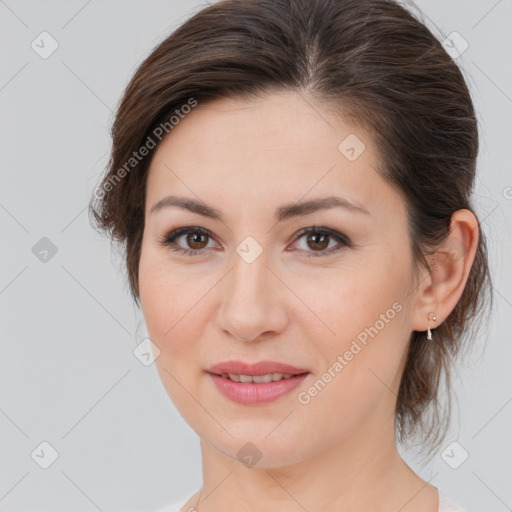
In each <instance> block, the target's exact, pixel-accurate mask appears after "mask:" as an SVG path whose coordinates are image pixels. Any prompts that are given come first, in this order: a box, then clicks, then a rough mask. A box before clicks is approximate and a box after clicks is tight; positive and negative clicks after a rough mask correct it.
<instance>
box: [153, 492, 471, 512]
mask: <svg viewBox="0 0 512 512" xmlns="http://www.w3.org/2000/svg"><path fill="white" fill-rule="evenodd" d="M438 491H439V510H438V512H466V510H464V509H463V508H461V507H459V506H458V505H456V504H455V503H453V502H452V501H451V500H450V499H449V498H448V496H447V495H446V494H445V493H444V492H443V491H442V490H441V489H438ZM194 494H195V493H194ZM192 496H193V495H190V496H187V497H186V498H184V499H182V500H181V501H179V502H178V503H175V504H174V505H171V506H169V507H166V508H162V509H160V510H158V511H157V512H181V507H183V505H185V503H187V501H188V500H189V499H190V498H191V497H192ZM183 512H196V509H195V508H193V507H190V510H183Z"/></svg>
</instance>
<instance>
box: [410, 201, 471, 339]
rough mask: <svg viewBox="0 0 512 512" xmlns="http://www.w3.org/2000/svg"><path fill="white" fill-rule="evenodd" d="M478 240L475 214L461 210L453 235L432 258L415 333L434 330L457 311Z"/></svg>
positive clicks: (453, 221)
mask: <svg viewBox="0 0 512 512" xmlns="http://www.w3.org/2000/svg"><path fill="white" fill-rule="evenodd" d="M478 237H479V230H478V221H477V219H476V217H475V215H474V214H473V212H471V211H470V210H467V209H461V210H457V211H456V212H454V213H453V214H452V218H451V224H450V233H449V235H448V237H447V239H446V240H445V242H444V243H443V244H442V245H441V246H439V248H438V249H437V250H436V251H435V253H434V255H433V256H432V260H431V262H432V265H431V269H430V276H429V278H427V279H424V281H423V283H424V286H423V287H422V288H421V290H419V294H418V296H417V298H418V300H417V308H416V312H415V316H414V325H413V328H414V330H417V331H426V330H427V329H434V328H436V327H438V326H439V325H440V324H441V323H442V322H443V321H444V320H445V319H446V318H447V317H448V316H449V315H450V313H451V312H452V311H453V309H454V308H455V306H456V304H457V302H458V301H459V299H460V297H461V295H462V293H463V291H464V287H465V286H466V282H467V280H468V276H469V272H470V270H471V267H472V265H473V261H474V259H475V255H476V250H477V246H478ZM434 317H435V319H434Z"/></svg>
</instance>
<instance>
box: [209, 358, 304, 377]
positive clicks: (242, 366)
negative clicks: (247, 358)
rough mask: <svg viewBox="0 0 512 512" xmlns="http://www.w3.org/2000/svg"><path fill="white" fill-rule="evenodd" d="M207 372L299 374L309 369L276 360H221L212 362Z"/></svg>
mask: <svg viewBox="0 0 512 512" xmlns="http://www.w3.org/2000/svg"><path fill="white" fill-rule="evenodd" d="M208 372H209V373H216V374H217V375H221V374H223V373H234V374H236V375H266V374H267V373H285V374H286V373H290V374H292V375H299V374H301V373H309V370H306V369H304V368H297V367H296V366H291V365H289V364H284V363H279V362H278V361H259V362H257V363H244V362H243V361H223V362H221V363H217V364H214V365H213V366H211V367H210V368H209V369H208Z"/></svg>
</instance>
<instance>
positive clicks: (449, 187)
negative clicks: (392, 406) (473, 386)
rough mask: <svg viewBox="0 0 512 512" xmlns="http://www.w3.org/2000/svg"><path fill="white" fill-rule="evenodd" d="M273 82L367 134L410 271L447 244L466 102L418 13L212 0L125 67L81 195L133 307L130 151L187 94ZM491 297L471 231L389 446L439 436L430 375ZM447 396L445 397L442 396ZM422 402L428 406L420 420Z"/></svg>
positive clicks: (140, 175) (136, 246) (195, 96)
mask: <svg viewBox="0 0 512 512" xmlns="http://www.w3.org/2000/svg"><path fill="white" fill-rule="evenodd" d="M277 90H289V91H304V92H305V93H307V94H308V95H309V96H310V97H311V98H315V99H317V100H318V101H324V102H326V101H329V102H330V103H332V104H335V105H338V107H339V111H340V114H341V115H343V116H344V117H345V119H346V120H349V121H350V122H352V123H353V124H355V125H359V126H361V127H364V128H365V129H367V130H368V131H369V133H371V134H372V136H373V139H374V143H375V145H376V148H377V150H378V152H379V154H380V157H381V160H382V164H381V168H380V169H379V171H380V173H381V174H382V176H383V177H384V178H385V179H386V180H388V182H389V183H391V184H392V185H393V186H394V187H395V188H396V190H397V191H398V192H400V193H401V194H402V196H403V197H404V199H405V201H406V204H407V208H408V225H409V231H410V238H411V249H412V253H413V255H414V258H415V263H416V264H417V265H418V266H419V265H420V264H421V265H427V259H426V256H427V255H428V254H431V252H432V251H434V250H435V248H436V246H438V244H440V243H441V242H443V241H444V240H446V237H447V235H448V232H449V227H450V219H451V215H452V213H453V212H455V211H456V210H458V209H462V208H467V209H469V210H472V211H473V208H472V207H471V205H470V194H471V192H472V188H473V183H474V178H475V167H476V157H477V152H478V130H477V122H476V117H475V112H474V108H473V104H472V101H471V97H470V94H469V91H468V88H467V85H466V83H465V81H464V78H463V76H462V74H461V71H460V69H459V67H458V66H457V65H456V63H455V62H454V61H453V60H452V58H451V57H450V56H449V55H448V54H447V52H446V51H445V50H444V48H443V46H442V44H441V43H440V41H439V40H438V39H436V37H435V36H434V35H433V34H432V33H431V32H430V31H429V29H428V28H427V27H426V26H425V24H424V23H423V22H422V21H420V20H419V19H417V18H416V17H415V16H413V14H412V13H411V12H409V11H408V10H406V9H405V8H404V7H402V6H401V5H399V4H398V3H397V2H395V1H392V0H250V1H249V0H223V1H221V2H218V3H216V4H213V5H211V6H209V7H207V8H205V9H203V10H201V11H199V12H198V13H196V14H195V15H193V16H192V17H191V18H190V19H189V20H187V21H186V22H185V23H184V24H183V25H181V26H180V27H178V28H177V29H176V30H175V31H174V32H173V33H172V34H171V35H169V36H168V37H167V38H166V39H165V40H163V41H162V42H161V43H160V44H159V45H158V46H156V48H154V50H153V51H152V52H151V54H150V55H149V56H148V57H147V58H146V59H145V60H144V62H142V64H141V65H140V67H139V68H138V69H137V71H136V72H135V74H134V76H133V78H132V79H131V81H130V83H129V84H128V86H127V88H126V90H125V92H124V95H123V97H122V99H121V101H120V104H119V106H118V109H117V114H116V117H115V121H114V124H113V128H112V132H111V134H112V138H113V146H112V153H111V157H110V161H109V163H108V168H107V172H106V174H105V176H104V178H103V180H102V182H101V185H100V186H99V188H98V189H97V190H96V191H95V194H94V196H93V197H92V198H91V203H90V205H89V207H90V210H89V211H90V214H91V217H92V221H93V223H94V224H95V225H96V227H97V228H99V229H100V230H102V231H105V232H108V233H109V234H110V236H111V238H112V240H116V241H118V242H120V243H121V245H122V246H123V248H124V257H125V258H126V266H127V270H128V278H129V284H130V291H131V294H132V296H133V298H134V300H135V302H137V303H139V293H138V266H139V258H140V251H141V241H142V234H143V230H144V206H145V184H146V177H147V173H148V168H149V165H150V162H151V155H152V154H154V152H150V154H149V155H148V156H147V157H145V158H140V159H139V158H137V160H136V161H134V160H131V159H132V158H133V155H134V152H137V151H138V150H139V149H140V148H141V147H143V146H144V145H148V141H149V140H151V141H152V142H153V143H155V140H154V139H155V138H158V139H159V140H158V143H159V142H160V140H161V139H160V137H156V136H155V134H157V133H158V134H161V132H162V128H161V127H162V126H164V127H165V132H166V133H167V132H169V133H171V132H170V130H171V129H172V126H170V125H171V123H169V119H170V118H171V117H172V116H173V114H176V115H175V116H174V117H175V118H176V119H178V116H179V117H181V114H180V112H181V110H180V109H182V106H183V105H186V104H189V105H190V104H192V103H191V99H192V101H196V102H199V103H204V102H206V101H208V100H213V99H215V98H222V97H228V96H233V97H234V96H237V97H245V98H249V97H254V96H257V95H260V94H264V93H268V92H272V91H277ZM183 111H184V112H186V110H183ZM178 122H179V121H178ZM159 127H160V128H159ZM156 144H157V143H156ZM127 162H131V163H130V167H131V168H129V169H127ZM122 169H124V172H121V170H122ZM479 227H480V225H479ZM417 268H419V267H417ZM486 292H488V295H489V298H490V301H487V300H486V299H485V297H486ZM490 292H491V277H490V272H489V267H488V261H487V248H486V241H485V237H484V235H483V233H482V232H481V230H480V237H479V241H478V248H477V253H476V257H475V261H474V263H473V266H472V268H471V271H470V274H469V278H468V281H467V283H466V287H465V289H464V292H463V294H462V297H461V298H460V300H459V302H458V303H457V305H456V306H455V308H454V310H453V311H452V312H451V314H450V315H449V316H448V318H446V319H445V320H444V322H443V323H442V324H441V325H440V326H439V327H438V328H437V329H436V330H435V334H434V339H433V340H432V341H430V342H429V341H427V340H426V336H425V332H416V331H414V332H413V333H412V336H411V339H410V345H409V351H408V354H407V356H406V357H407V360H406V363H405V369H404V373H403V377H402V380H401V384H400V390H399V394H398V398H397V405H396V411H395V419H396V423H395V424H396V429H397V433H398V438H399V440H400V441H402V442H403V441H406V438H408V437H409V436H412V435H413V434H415V433H417V432H418V431H420V433H421V434H422V439H423V445H424V446H427V445H428V444H429V443H428V441H431V442H432V446H433V442H434V441H435V440H438V442H437V444H436V445H435V446H436V447H437V446H439V444H440V443H441V441H442V440H443V439H444V436H445V434H446V431H445V432H444V434H443V436H442V437H441V438H439V433H440V432H441V431H442V430H443V429H442V428H441V427H440V424H439V421H440V418H439V393H438V391H439V388H440V383H441V377H442V374H443V373H444V375H445V378H446V386H447V388H448V390H450V366H451V364H452V362H453V361H454V359H455V356H457V355H458V354H459V353H460V352H461V349H462V347H463V337H464V336H469V334H470V330H469V328H470V325H473V326H475V325H476V324H475V315H476V314H477V313H478V312H479V310H481V309H483V308H482V307H481V306H485V305H488V304H489V305H492V294H491V293H490ZM474 332H475V331H472V333H473V334H474ZM466 346H467V344H466ZM443 370H444V372H443ZM448 399H449V405H450V404H451V402H450V395H449V394H448ZM427 406H430V412H433V415H432V416H431V417H430V420H429V421H427V411H429V408H428V407H427ZM450 409H451V408H450V407H449V408H448V412H445V413H444V416H445V417H444V420H445V421H446V420H447V419H448V418H449V414H448V413H449V411H450ZM447 428H448V423H445V429H446V430H447Z"/></svg>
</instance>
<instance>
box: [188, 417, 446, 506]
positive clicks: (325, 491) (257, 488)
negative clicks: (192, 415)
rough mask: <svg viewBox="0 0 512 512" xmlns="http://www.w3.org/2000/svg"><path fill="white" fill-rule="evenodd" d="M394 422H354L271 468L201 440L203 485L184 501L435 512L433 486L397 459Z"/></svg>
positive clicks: (224, 504) (205, 503)
mask: <svg viewBox="0 0 512 512" xmlns="http://www.w3.org/2000/svg"><path fill="white" fill-rule="evenodd" d="M392 420H393V418H390V421H389V422H388V428H380V429H375V427H373V432H371V431H370V430H369V428H362V427H359V428H358V429H357V431H355V432H353V433H352V434H351V435H350V436H349V437H350V438H349V439H344V440H343V441H341V442H340V443H338V444H337V445H336V446H334V447H332V446H331V447H330V448H329V449H328V450H326V451H324V452H321V453H316V454H314V456H311V457H308V458H305V459H303V460H301V461H300V462H298V463H295V464H291V465H284V466H279V467H271V468H269V467H258V466H253V467H247V466H245V465H244V464H242V463H240V462H239V461H234V460H233V459H231V458H229V457H227V456H225V455H224V454H222V453H220V452H219V451H217V450H216V449H214V448H213V447H212V446H211V445H209V444H207V443H205V442H204V441H202V442H201V453H202V465H203V487H202V489H201V493H200V494H201V495H200V496H199V493H198V494H197V495H196V496H194V497H193V498H192V499H191V500H190V501H189V503H188V504H187V505H189V506H194V507H195V508H196V509H197V511H198V512H213V511H219V510H222V511H225V512H234V511H237V512H240V511H246V510H247V511H251V512H254V511H258V512H259V511H262V512H263V511H269V510H278V508H280V509H281V510H290V511H292V510H297V512H299V511H303V510H307V511H310V512H314V511H320V510H321V511H337V512H360V511H361V510H368V511H372V512H388V511H389V512H391V511H393V512H396V511H398V510H400V512H437V511H438V495H437V489H436V488H435V487H433V486H432V485H429V484H428V483H427V482H425V481H424V480H422V479H421V478H420V477H418V476H417V475H416V474H415V473H414V472H413V471H412V469H411V468H410V467H409V466H408V465H407V464H406V463H405V462H404V461H403V459H402V458H401V457H400V455H399V453H398V451H397V448H396V440H395V433H394V423H393V421H392ZM375 424H376V423H375V422H374V421H370V422H368V425H375ZM381 427H382V424H381ZM242 444H243V443H242ZM184 510H189V508H187V507H185V508H184Z"/></svg>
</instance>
